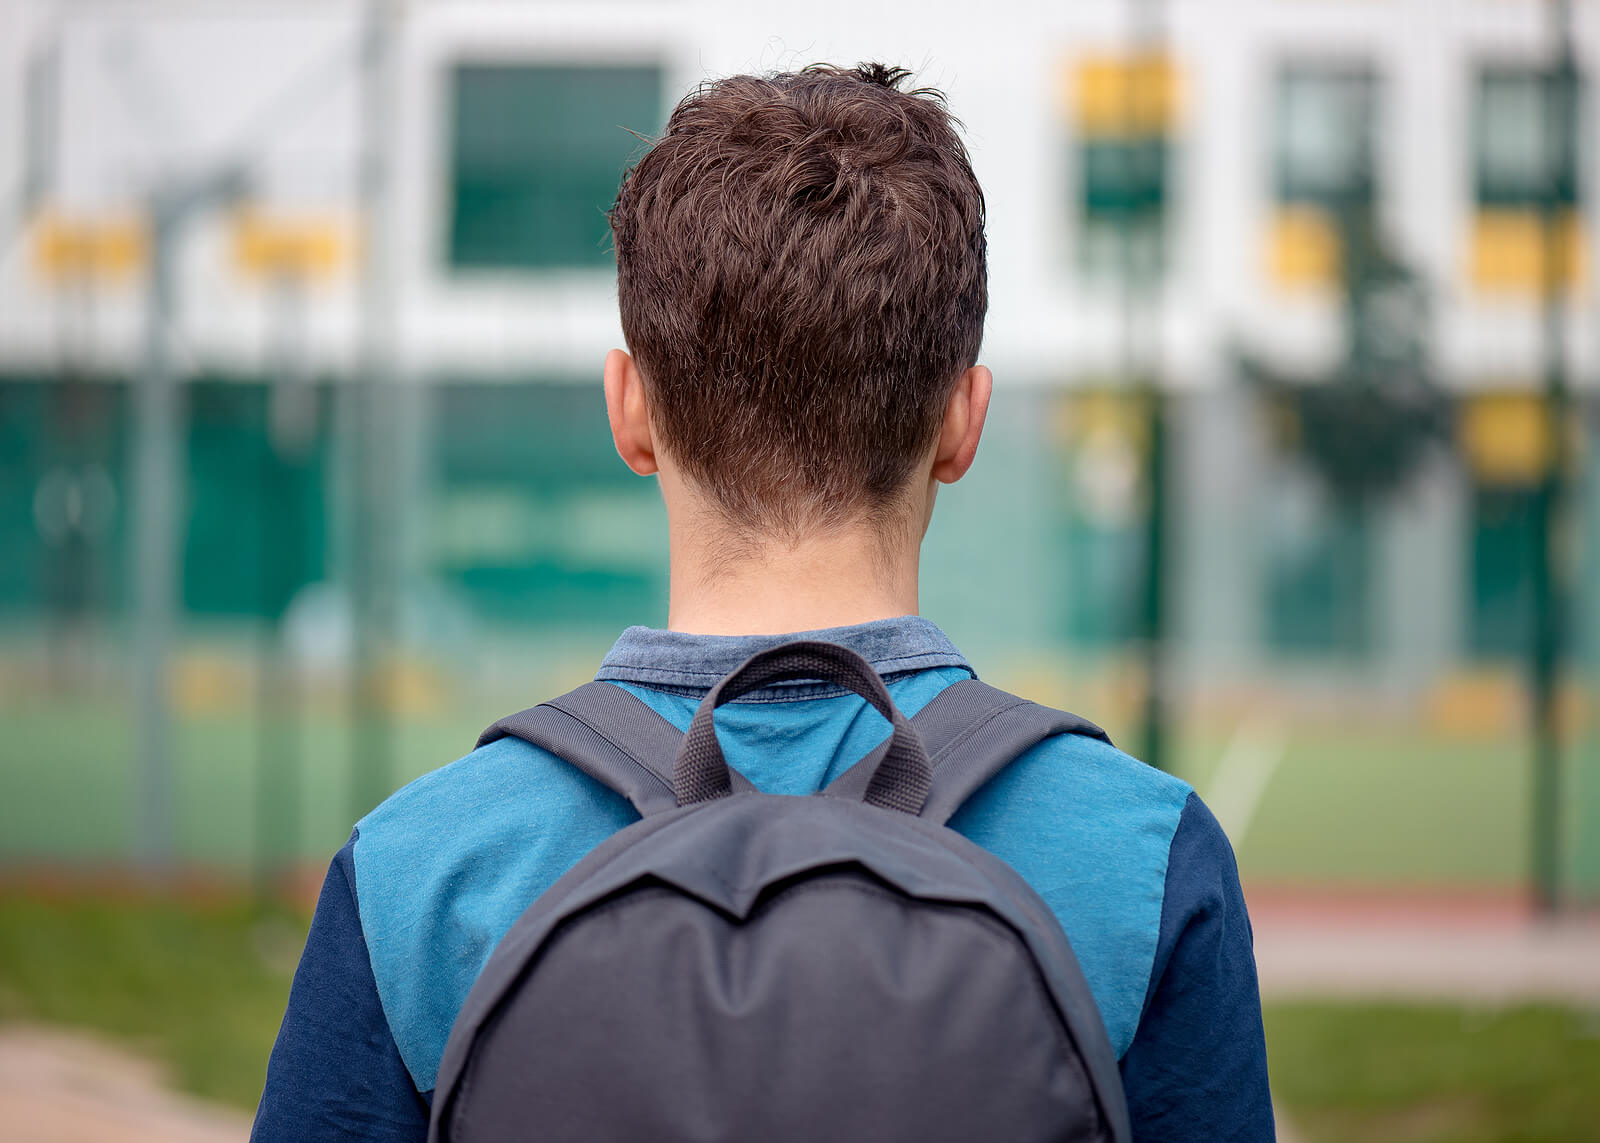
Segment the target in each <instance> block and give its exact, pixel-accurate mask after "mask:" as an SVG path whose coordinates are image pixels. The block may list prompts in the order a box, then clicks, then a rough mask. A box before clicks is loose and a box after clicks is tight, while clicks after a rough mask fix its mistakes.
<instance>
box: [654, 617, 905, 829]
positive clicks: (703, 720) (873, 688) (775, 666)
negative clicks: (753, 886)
mask: <svg viewBox="0 0 1600 1143" xmlns="http://www.w3.org/2000/svg"><path fill="white" fill-rule="evenodd" d="M791 679H820V680H821V681H823V682H826V683H833V684H835V685H836V686H841V687H847V688H849V689H850V690H852V691H854V692H855V693H856V694H858V695H860V696H861V697H862V698H864V699H866V700H867V701H868V702H869V703H871V704H872V706H873V708H874V709H876V710H877V712H878V713H879V714H881V715H883V717H884V718H886V719H888V720H889V722H890V724H891V725H892V726H893V727H894V732H893V734H892V735H891V736H890V738H889V743H888V749H887V750H886V751H885V752H884V754H883V759H882V761H881V762H879V764H878V766H877V768H876V770H875V771H874V772H873V775H872V780H871V781H870V782H869V783H868V784H867V788H866V791H865V793H864V794H863V795H862V800H863V801H865V802H867V803H868V804H869V805H874V806H880V807H882V808H883V809H888V810H900V811H901V812H903V813H908V814H918V813H921V812H922V805H923V803H924V802H925V801H927V798H928V790H929V789H930V788H931V787H932V785H933V767H932V765H931V764H930V763H929V761H928V752H927V751H926V750H925V749H924V748H923V745H922V740H921V739H920V738H918V737H917V732H916V731H915V730H913V729H912V727H911V723H910V722H908V721H907V720H906V717H905V715H903V714H901V713H900V711H899V710H898V709H896V708H895V705H894V700H892V699H891V698H890V697H889V689H888V688H887V687H886V686H884V685H883V679H881V678H879V677H878V672H877V671H874V670H873V669H872V665H871V664H870V663H868V662H867V661H866V660H865V659H863V658H862V657H861V656H860V655H858V654H856V653H855V652H854V651H852V650H850V649H849V648H847V647H841V646H839V645H838V644H836V643H819V642H811V641H808V640H803V639H802V640H797V641H795V642H793V643H785V644H783V645H782V646H779V647H773V648H770V649H769V650H766V651H760V652H757V653H756V654H754V655H752V656H750V658H748V659H746V660H745V661H744V662H743V663H741V664H740V665H739V666H738V667H736V668H735V669H734V670H733V671H732V672H731V673H730V674H729V675H728V676H727V677H726V678H724V679H723V680H722V681H721V682H719V683H718V684H717V685H716V686H714V687H712V688H711V693H710V694H708V695H706V697H705V700H704V701H703V702H701V704H700V709H699V710H697V711H695V713H694V721H692V722H691V723H690V724H689V730H688V733H686V734H685V735H684V736H683V746H682V748H681V749H680V750H679V752H678V759H677V763H676V765H675V766H674V767H673V773H672V792H673V795H674V797H675V798H676V799H677V802H678V805H680V806H688V805H693V804H695V803H697V802H709V801H711V800H712V799H714V798H725V797H727V796H728V795H729V794H731V793H732V792H733V781H732V778H731V776H730V772H729V769H728V763H727V760H726V759H725V758H724V757H723V755H722V747H721V745H720V744H719V743H718V742H717V728H716V724H715V723H714V722H713V714H714V712H715V711H716V709H717V707H719V706H721V705H722V704H723V703H725V702H731V701H732V700H733V699H736V698H738V697H739V696H740V695H744V694H748V693H749V692H751V691H754V690H759V689H760V688H762V687H764V686H768V685H770V684H772V683H781V682H787V681H789V680H791Z"/></svg>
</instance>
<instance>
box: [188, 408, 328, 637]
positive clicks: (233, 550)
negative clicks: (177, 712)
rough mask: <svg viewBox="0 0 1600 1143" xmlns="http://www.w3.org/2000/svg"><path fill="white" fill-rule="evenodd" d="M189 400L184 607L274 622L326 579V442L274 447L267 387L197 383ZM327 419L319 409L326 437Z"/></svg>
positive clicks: (318, 438) (323, 437)
mask: <svg viewBox="0 0 1600 1143" xmlns="http://www.w3.org/2000/svg"><path fill="white" fill-rule="evenodd" d="M323 396H324V395H323V394H320V393H319V394H318V395H317V397H316V399H317V400H318V401H319V403H325V401H324V400H323ZM187 397H188V401H189V445H188V466H189V467H188V478H187V479H188V488H187V494H188V495H187V498H188V507H189V516H188V527H187V530H186V532H185V537H184V551H183V602H184V606H185V608H186V609H187V610H188V611H189V612H190V613H191V614H195V615H215V616H220V615H234V616H260V617H265V618H275V617H277V616H279V615H281V614H282V612H283V609H284V608H285V607H286V606H288V603H289V600H290V599H291V598H293V596H294V593H295V592H296V591H298V590H299V589H300V588H301V587H302V586H303V585H305V584H307V583H310V582H313V581H315V580H319V579H322V578H323V577H324V576H325V574H326V568H325V560H326V547H327V545H326V542H325V535H326V515H325V502H324V484H325V481H326V476H327V463H328V445H329V442H328V439H327V436H326V433H325V431H324V432H323V433H320V434H319V435H318V436H316V437H314V438H313V440H312V441H311V442H309V443H308V445H307V446H306V447H305V448H304V449H301V448H293V449H281V448H279V447H278V446H276V445H274V443H273V439H272V431H271V427H270V423H269V417H270V409H269V402H270V400H271V395H270V388H269V386H267V385H265V384H261V383H245V382H238V381H200V382H195V383H193V384H191V385H189V386H188V387H187ZM326 413H327V411H326V409H320V410H319V416H318V421H319V423H320V424H321V425H322V426H323V427H324V430H325V427H326V425H327V424H328V421H329V418H328V416H327V415H326Z"/></svg>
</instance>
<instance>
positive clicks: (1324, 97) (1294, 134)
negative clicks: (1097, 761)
mask: <svg viewBox="0 0 1600 1143" xmlns="http://www.w3.org/2000/svg"><path fill="white" fill-rule="evenodd" d="M1276 108H1277V111H1276V119H1275V122H1274V127H1273V143H1272V146H1273V168H1274V171H1273V178H1274V194H1275V198H1276V200H1277V212H1276V215H1275V217H1274V219H1273V229H1272V235H1271V245H1270V258H1269V261H1270V263H1271V269H1272V277H1273V279H1274V280H1275V281H1276V282H1277V283H1278V284H1279V285H1281V286H1286V287H1296V286H1322V285H1327V284H1330V283H1331V282H1332V281H1333V280H1334V279H1335V278H1336V277H1337V276H1338V274H1339V265H1340V259H1341V255H1340V250H1341V246H1342V241H1341V239H1340V223H1341V217H1342V216H1345V215H1348V214H1349V213H1351V212H1370V211H1371V210H1372V208H1373V205H1374V203H1375V202H1376V200H1377V189H1376V181H1377V180H1376V174H1375V168H1376V165H1377V158H1376V156H1377V150H1378V148H1377V140H1376V134H1377V122H1378V82H1377V77H1376V76H1375V75H1374V73H1373V72H1372V70H1371V69H1370V68H1369V67H1367V66H1366V65H1364V64H1330V63H1314V64H1291V65H1289V66H1287V67H1285V68H1284V69H1283V70H1282V71H1281V72H1280V73H1279V75H1278V84H1277V99H1276Z"/></svg>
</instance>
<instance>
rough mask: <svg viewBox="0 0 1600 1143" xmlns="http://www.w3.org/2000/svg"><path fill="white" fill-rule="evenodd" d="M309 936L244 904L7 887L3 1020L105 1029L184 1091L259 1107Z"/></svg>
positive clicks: (0, 905)
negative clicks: (72, 895)
mask: <svg viewBox="0 0 1600 1143" xmlns="http://www.w3.org/2000/svg"><path fill="white" fill-rule="evenodd" d="M305 932H306V920H305V919H303V918H301V917H298V916H295V917H283V916H277V915H273V914H266V913H261V912H258V911H256V910H255V909H253V908H251V907H250V906H249V905H248V904H246V903H244V902H243V901H232V902H228V903H218V904H210V905H200V904H191V903H184V902H179V901H175V900H166V899H150V898H134V897H129V898H127V899H120V900H115V899H114V900H79V899H73V900H70V901H68V900H52V899H50V898H48V897H44V896H40V895H36V894H24V893H18V892H16V891H13V890H6V891H0V1021H17V1020H26V1021H30V1022H49V1023H55V1024H66V1025H72V1026H76V1027H82V1028H88V1029H93V1030H95V1031H98V1032H102V1033H105V1034H107V1035H109V1036H110V1037H112V1038H113V1039H114V1040H117V1041H118V1042H120V1043H122V1044H124V1045H126V1046H127V1047H130V1048H132V1049H134V1050H136V1051H139V1052H142V1053H144V1054H146V1055H149V1056H152V1057H154V1058H155V1059H157V1060H159V1061H160V1062H161V1063H162V1064H163V1065H164V1066H165V1067H166V1068H167V1069H168V1075H169V1077H170V1079H171V1081H172V1082H173V1083H174V1084H175V1085H176V1086H178V1087H180V1088H182V1089H183V1090H185V1091H189V1092H193V1093H194V1094H196V1095H200V1096H204V1097H206V1098H208V1099H215V1100H219V1101H222V1102H225V1103H231V1104H235V1105H237V1106H239V1107H249V1108H253V1107H254V1106H255V1105H256V1102H257V1101H258V1100H259V1099H260V1097H261V1085H262V1083H263V1081H264V1080H265V1078H266V1068H267V1054H268V1052H269V1051H270V1050H271V1048H272V1041H273V1039H274V1037H275V1036H276V1035H277V1032H278V1024H279V1023H280V1022H281V1021H282V1019H283V1008H284V1004H285V1002H286V1000H287V999H288V996H289V981H290V978H291V976H292V974H293V971H294V965H295V961H296V959H297V958H298V957H299V954H300V947H301V945H302V944H304V942H305Z"/></svg>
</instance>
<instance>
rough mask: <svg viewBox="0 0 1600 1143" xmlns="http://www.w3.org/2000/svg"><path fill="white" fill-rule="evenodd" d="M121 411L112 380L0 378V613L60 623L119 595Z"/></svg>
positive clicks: (124, 512)
mask: <svg viewBox="0 0 1600 1143" xmlns="http://www.w3.org/2000/svg"><path fill="white" fill-rule="evenodd" d="M127 419H128V392H127V389H126V387H125V386H122V385H119V384H116V383H114V382H110V381H105V380H90V379H86V378H74V377H71V376H62V377H57V378H54V379H51V380H41V379H37V378H15V377H13V378H7V379H5V380H3V381H0V615H12V614H29V613H40V614H43V615H44V616H46V617H47V619H48V621H50V622H51V623H60V624H68V625H70V624H73V623H77V622H81V621H86V620H91V619H93V618H96V617H102V616H103V615H104V614H105V613H107V612H109V611H112V610H114V609H116V608H118V607H120V606H121V604H122V603H123V601H124V600H125V597H126V587H127V582H126V581H127V576H126V569H127V563H128V560H127V538H128V532H129V529H128V512H129V509H130V505H131V497H130V491H131V489H130V484H129V480H128V430H127Z"/></svg>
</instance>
